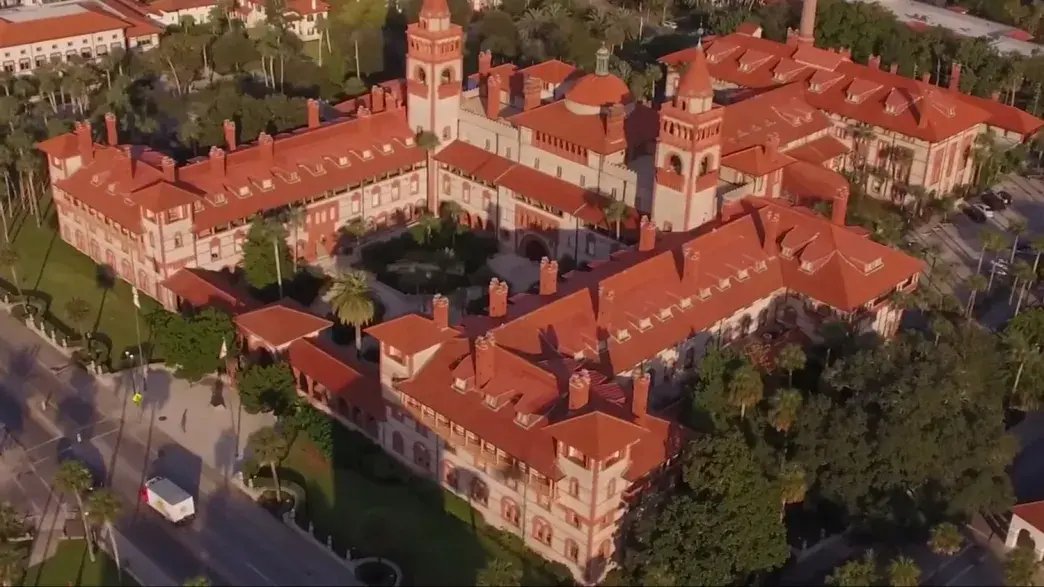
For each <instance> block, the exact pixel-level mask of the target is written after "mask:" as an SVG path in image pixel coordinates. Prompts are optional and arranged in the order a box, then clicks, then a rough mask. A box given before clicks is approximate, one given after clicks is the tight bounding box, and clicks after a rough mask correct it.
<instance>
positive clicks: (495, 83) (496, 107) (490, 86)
mask: <svg viewBox="0 0 1044 587" xmlns="http://www.w3.org/2000/svg"><path fill="white" fill-rule="evenodd" d="M500 88H501V85H500V76H499V75H491V76H489V77H487V78H486V104H485V106H486V118H488V119H490V120H496V119H497V117H498V116H500Z"/></svg>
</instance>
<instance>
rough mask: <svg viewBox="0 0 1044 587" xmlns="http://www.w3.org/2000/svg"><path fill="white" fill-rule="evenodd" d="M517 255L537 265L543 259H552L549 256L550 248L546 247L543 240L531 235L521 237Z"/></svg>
mask: <svg viewBox="0 0 1044 587" xmlns="http://www.w3.org/2000/svg"><path fill="white" fill-rule="evenodd" d="M518 254H520V255H522V256H523V257H525V258H527V259H529V260H530V261H536V262H538V263H539V262H540V260H541V259H543V258H544V257H547V258H548V259H553V258H554V257H553V256H552V255H551V248H550V247H548V246H547V243H545V242H544V239H542V238H540V237H538V236H535V235H532V234H527V235H526V236H524V237H522V241H521V242H519V243H518Z"/></svg>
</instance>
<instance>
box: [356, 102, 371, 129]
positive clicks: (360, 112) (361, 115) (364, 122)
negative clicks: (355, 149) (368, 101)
mask: <svg viewBox="0 0 1044 587" xmlns="http://www.w3.org/2000/svg"><path fill="white" fill-rule="evenodd" d="M355 118H356V120H358V121H359V122H358V125H359V131H360V132H366V131H367V130H369V128H370V109H369V108H367V107H366V106H359V107H358V108H356V109H355Z"/></svg>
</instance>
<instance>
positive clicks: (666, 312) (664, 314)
mask: <svg viewBox="0 0 1044 587" xmlns="http://www.w3.org/2000/svg"><path fill="white" fill-rule="evenodd" d="M673 315H674V314H673V313H672V312H671V309H670V308H663V309H662V310H660V320H664V321H666V320H670V319H671V317H672V316H673Z"/></svg>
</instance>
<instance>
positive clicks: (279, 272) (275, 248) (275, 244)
mask: <svg viewBox="0 0 1044 587" xmlns="http://www.w3.org/2000/svg"><path fill="white" fill-rule="evenodd" d="M272 254H273V255H275V263H276V283H277V284H278V285H279V299H283V267H282V265H281V263H280V261H279V240H278V239H276V237H275V236H273V237H272Z"/></svg>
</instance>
